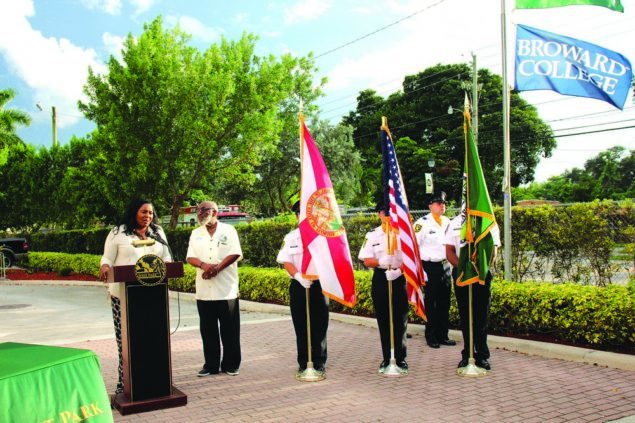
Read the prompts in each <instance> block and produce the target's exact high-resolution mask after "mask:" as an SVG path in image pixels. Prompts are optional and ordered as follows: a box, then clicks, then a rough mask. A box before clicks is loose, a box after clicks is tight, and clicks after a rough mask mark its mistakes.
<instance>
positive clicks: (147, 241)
mask: <svg viewBox="0 0 635 423" xmlns="http://www.w3.org/2000/svg"><path fill="white" fill-rule="evenodd" d="M155 242H156V241H155V240H154V239H139V240H136V241H132V246H133V247H135V248H139V247H146V246H150V245H154V243H155Z"/></svg>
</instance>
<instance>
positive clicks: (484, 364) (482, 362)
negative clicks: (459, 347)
mask: <svg viewBox="0 0 635 423" xmlns="http://www.w3.org/2000/svg"><path fill="white" fill-rule="evenodd" d="M476 367H480V368H481V369H485V370H492V366H490V364H489V361H487V359H485V360H476Z"/></svg>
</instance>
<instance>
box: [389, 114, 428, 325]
mask: <svg viewBox="0 0 635 423" xmlns="http://www.w3.org/2000/svg"><path fill="white" fill-rule="evenodd" d="M384 119H385V118H384ZM381 140H382V143H381V151H382V161H383V183H384V214H385V215H386V216H390V230H391V231H392V232H393V233H394V235H395V237H396V239H397V240H398V243H397V248H398V249H400V250H401V255H402V258H403V267H402V271H403V274H404V276H405V277H406V280H407V281H408V301H410V303H411V304H413V305H414V306H415V313H417V314H418V315H419V316H421V317H422V318H423V319H426V315H425V307H424V305H423V294H422V287H423V285H425V277H424V273H423V268H422V267H421V258H420V256H419V247H418V245H417V240H416V239H415V232H414V229H413V228H412V218H411V217H410V209H409V208H408V199H407V198H406V189H405V187H404V185H403V180H402V178H401V171H400V170H399V163H397V155H396V154H395V147H394V146H393V143H392V136H391V135H390V130H389V129H388V126H387V125H386V124H385V123H384V125H382V127H381ZM386 209H387V210H386Z"/></svg>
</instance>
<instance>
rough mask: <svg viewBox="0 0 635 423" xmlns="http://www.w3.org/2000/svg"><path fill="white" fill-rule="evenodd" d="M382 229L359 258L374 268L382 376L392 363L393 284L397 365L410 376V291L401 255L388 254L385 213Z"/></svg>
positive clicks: (371, 236)
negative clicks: (407, 360)
mask: <svg viewBox="0 0 635 423" xmlns="http://www.w3.org/2000/svg"><path fill="white" fill-rule="evenodd" d="M379 216H380V218H381V219H382V226H379V227H377V228H376V229H375V230H373V231H371V232H368V233H367V234H366V239H364V245H363V246H362V248H361V250H360V251H359V255H358V258H359V259H360V260H363V261H364V266H366V267H368V268H372V269H373V270H374V271H373V279H372V285H371V298H372V299H373V307H374V309H375V317H376V318H377V326H378V328H379V338H380V341H381V350H382V354H383V360H382V362H381V364H380V365H379V370H378V372H379V373H384V371H385V369H386V367H387V366H388V365H389V363H390V359H391V353H390V350H391V348H390V303H389V301H388V299H389V298H390V296H389V291H388V284H389V283H390V284H392V310H393V335H394V346H395V350H394V352H395V361H396V365H397V367H399V368H400V369H401V371H402V372H403V373H407V372H408V363H407V362H406V356H407V350H406V336H407V329H408V311H409V305H408V289H407V286H406V284H407V283H406V277H405V276H404V275H403V274H402V272H401V266H402V264H403V260H402V258H401V252H400V251H399V250H396V251H395V252H394V254H393V255H389V254H388V248H387V244H388V243H387V239H386V228H385V223H384V220H383V217H384V212H383V211H382V212H380V213H379Z"/></svg>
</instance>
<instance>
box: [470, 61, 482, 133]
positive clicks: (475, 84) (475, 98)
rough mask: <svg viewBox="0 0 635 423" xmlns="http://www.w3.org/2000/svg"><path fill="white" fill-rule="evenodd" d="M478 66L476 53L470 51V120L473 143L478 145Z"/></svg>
mask: <svg viewBox="0 0 635 423" xmlns="http://www.w3.org/2000/svg"><path fill="white" fill-rule="evenodd" d="M480 88H481V87H479V86H478V68H477V67H476V54H474V52H472V122H474V125H473V130H474V144H476V145H478V91H479V90H480Z"/></svg>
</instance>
